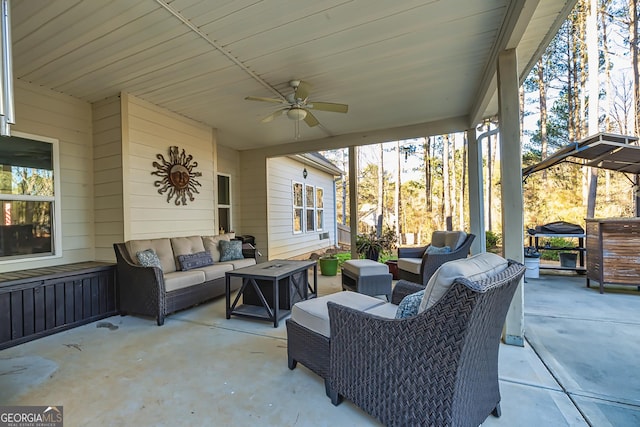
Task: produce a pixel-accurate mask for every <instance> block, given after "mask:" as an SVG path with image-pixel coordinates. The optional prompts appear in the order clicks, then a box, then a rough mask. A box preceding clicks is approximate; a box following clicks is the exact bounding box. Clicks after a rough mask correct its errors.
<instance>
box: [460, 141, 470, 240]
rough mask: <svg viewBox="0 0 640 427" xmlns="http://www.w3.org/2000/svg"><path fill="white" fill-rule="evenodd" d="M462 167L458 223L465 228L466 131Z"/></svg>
mask: <svg viewBox="0 0 640 427" xmlns="http://www.w3.org/2000/svg"><path fill="white" fill-rule="evenodd" d="M462 138H463V139H462V169H461V170H460V181H461V182H460V193H459V194H460V199H459V200H460V201H459V202H458V212H459V219H458V223H459V224H460V230H464V229H465V228H466V227H465V221H464V212H465V209H464V200H465V194H466V191H465V189H466V187H467V144H468V142H467V133H466V132H465V133H464V135H463V137H462Z"/></svg>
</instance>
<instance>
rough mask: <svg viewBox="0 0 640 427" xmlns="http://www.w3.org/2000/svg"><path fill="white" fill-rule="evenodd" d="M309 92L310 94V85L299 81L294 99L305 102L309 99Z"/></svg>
mask: <svg viewBox="0 0 640 427" xmlns="http://www.w3.org/2000/svg"><path fill="white" fill-rule="evenodd" d="M309 92H311V85H310V84H309V83H307V82H303V81H302V80H301V81H300V84H299V85H298V88H297V89H296V98H299V99H302V100H305V99H307V98H308V97H309Z"/></svg>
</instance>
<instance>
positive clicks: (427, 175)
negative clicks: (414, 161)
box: [424, 136, 433, 212]
mask: <svg viewBox="0 0 640 427" xmlns="http://www.w3.org/2000/svg"><path fill="white" fill-rule="evenodd" d="M431 179H432V178H431V137H430V136H428V137H426V138H425V140H424V191H425V200H426V205H427V206H426V208H427V212H432V211H433V194H432V191H431Z"/></svg>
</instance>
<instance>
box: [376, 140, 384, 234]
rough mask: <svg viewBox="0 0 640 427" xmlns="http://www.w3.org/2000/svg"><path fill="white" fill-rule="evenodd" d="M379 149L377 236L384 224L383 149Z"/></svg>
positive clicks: (380, 145) (381, 147)
mask: <svg viewBox="0 0 640 427" xmlns="http://www.w3.org/2000/svg"><path fill="white" fill-rule="evenodd" d="M379 147H380V161H379V162H378V206H377V209H376V221H377V224H378V227H377V233H378V236H380V235H381V233H382V224H383V223H384V218H383V215H384V148H383V146H382V144H379Z"/></svg>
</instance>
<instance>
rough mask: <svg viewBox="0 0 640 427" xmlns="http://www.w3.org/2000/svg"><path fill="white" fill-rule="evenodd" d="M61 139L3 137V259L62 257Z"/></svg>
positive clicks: (0, 188)
mask: <svg viewBox="0 0 640 427" xmlns="http://www.w3.org/2000/svg"><path fill="white" fill-rule="evenodd" d="M59 164H60V163H59V155H58V140H56V139H51V138H45V137H34V136H32V135H27V134H22V133H20V132H14V133H13V135H12V136H11V137H7V138H0V209H1V210H2V213H1V214H0V215H1V216H0V262H5V261H6V262H12V261H16V260H28V259H41V258H42V257H59V256H61V255H62V243H61V238H60V230H61V229H62V226H61V221H60V182H59V181H60V180H59V179H57V178H56V177H58V176H59V172H58V171H59Z"/></svg>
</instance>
